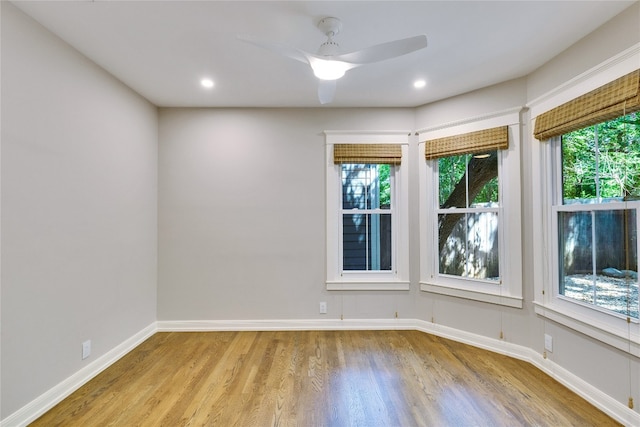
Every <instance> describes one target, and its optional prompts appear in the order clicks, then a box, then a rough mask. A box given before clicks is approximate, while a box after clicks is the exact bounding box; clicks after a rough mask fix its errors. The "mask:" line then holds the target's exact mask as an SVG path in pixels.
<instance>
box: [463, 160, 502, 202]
mask: <svg viewBox="0 0 640 427" xmlns="http://www.w3.org/2000/svg"><path fill="white" fill-rule="evenodd" d="M467 167H468V169H469V200H472V202H471V207H474V208H475V207H490V206H497V205H498V152H497V151H492V152H490V153H486V154H476V155H474V156H473V157H472V158H471V160H470V161H469V164H468V166H467Z"/></svg>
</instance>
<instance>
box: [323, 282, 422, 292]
mask: <svg viewBox="0 0 640 427" xmlns="http://www.w3.org/2000/svg"><path fill="white" fill-rule="evenodd" d="M326 284H327V290H328V291H408V290H409V289H410V283H409V282H402V281H397V282H369V281H348V282H345V281H342V282H340V281H330V282H329V281H327V282H326Z"/></svg>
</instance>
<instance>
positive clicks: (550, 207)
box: [532, 137, 640, 357]
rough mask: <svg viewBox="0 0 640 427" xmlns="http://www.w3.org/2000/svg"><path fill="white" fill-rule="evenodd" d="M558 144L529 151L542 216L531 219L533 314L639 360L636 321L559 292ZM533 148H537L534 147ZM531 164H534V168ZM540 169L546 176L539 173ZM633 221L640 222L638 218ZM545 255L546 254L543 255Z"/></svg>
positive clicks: (556, 141)
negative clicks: (534, 242) (536, 240)
mask: <svg viewBox="0 0 640 427" xmlns="http://www.w3.org/2000/svg"><path fill="white" fill-rule="evenodd" d="M559 141H560V137H554V138H551V139H549V140H546V141H544V142H538V141H537V140H535V141H534V144H533V145H532V150H533V151H534V152H537V154H538V156H536V161H535V162H534V167H533V173H532V175H533V179H534V181H535V180H536V174H539V175H540V176H539V177H538V178H539V179H540V181H541V184H542V185H541V189H542V192H541V194H540V196H541V197H540V205H539V206H540V207H541V211H542V215H540V220H539V221H535V219H534V221H535V222H534V233H537V232H536V230H541V231H540V233H541V234H539V235H541V236H543V238H542V239H540V240H541V241H540V242H539V244H538V245H534V265H535V266H537V267H536V269H535V270H534V287H535V291H534V301H533V304H534V311H535V312H536V314H538V315H540V316H543V317H545V318H548V319H550V320H553V321H555V322H557V323H560V324H562V325H564V326H567V327H569V328H571V329H574V330H576V331H578V332H581V333H583V334H585V335H588V336H590V337H592V338H595V339H597V340H598V341H601V342H604V343H606V344H608V345H611V346H613V347H615V348H617V349H619V350H622V351H624V352H627V353H630V354H633V355H634V356H636V357H640V320H639V319H633V318H628V317H627V316H624V315H621V314H620V313H616V312H612V311H609V310H605V309H603V308H601V307H598V306H596V305H591V304H586V303H583V302H581V301H578V300H574V299H572V298H568V297H565V296H564V295H561V294H560V293H559V283H558V281H559V279H558V274H557V272H558V269H559V248H558V245H557V239H558V229H557V220H556V219H554V215H557V212H558V210H562V208H561V207H558V204H556V200H554V198H555V197H561V196H559V195H558V194H557V192H558V188H556V187H557V186H558V185H559V184H558V176H561V175H560V172H559V171H560V169H561V165H560V164H559V162H557V161H556V159H558V158H560V157H559V156H560V153H559V151H560V143H559ZM536 145H537V146H538V147H535V146H536ZM535 164H538V167H536V166H535ZM541 168H542V169H543V170H548V171H549V172H550V173H549V174H544V173H540V170H541ZM620 204H632V205H637V204H638V202H631V203H629V202H620V203H612V204H611V205H612V206H614V207H620ZM607 205H608V203H605V204H588V205H577V210H608V209H610V208H611V206H607ZM560 206H561V205H560ZM639 210H640V209H639ZM639 214H640V212H639ZM534 217H535V215H534ZM637 221H638V222H640V215H639V216H638V218H637ZM639 229H640V228H639ZM639 244H640V242H639ZM536 246H537V248H536ZM545 253H547V254H548V255H547V256H545V255H544V254H545ZM538 268H542V271H541V272H540V271H539V270H537V269H538ZM627 318H628V319H629V321H627Z"/></svg>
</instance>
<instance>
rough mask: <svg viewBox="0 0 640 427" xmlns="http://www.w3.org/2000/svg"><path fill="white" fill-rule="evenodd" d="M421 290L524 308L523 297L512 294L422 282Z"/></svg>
mask: <svg viewBox="0 0 640 427" xmlns="http://www.w3.org/2000/svg"><path fill="white" fill-rule="evenodd" d="M420 290H421V291H423V292H431V293H434V294H440V295H449V296H452V297H457V298H465V299H470V300H473V301H481V302H488V303H490V304H498V305H504V306H507V307H514V308H522V298H521V297H514V296H510V295H500V294H497V293H496V294H494V293H487V292H480V291H475V290H470V289H462V288H457V287H452V286H444V285H436V284H433V283H426V282H420Z"/></svg>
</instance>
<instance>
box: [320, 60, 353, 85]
mask: <svg viewBox="0 0 640 427" xmlns="http://www.w3.org/2000/svg"><path fill="white" fill-rule="evenodd" d="M311 68H312V69H313V74H314V75H315V76H316V77H317V78H319V79H320V80H338V79H339V78H340V77H342V76H344V73H346V72H347V70H349V69H350V68H352V67H351V66H350V65H349V64H347V63H346V62H342V61H332V60H330V59H318V58H314V60H313V61H311Z"/></svg>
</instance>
